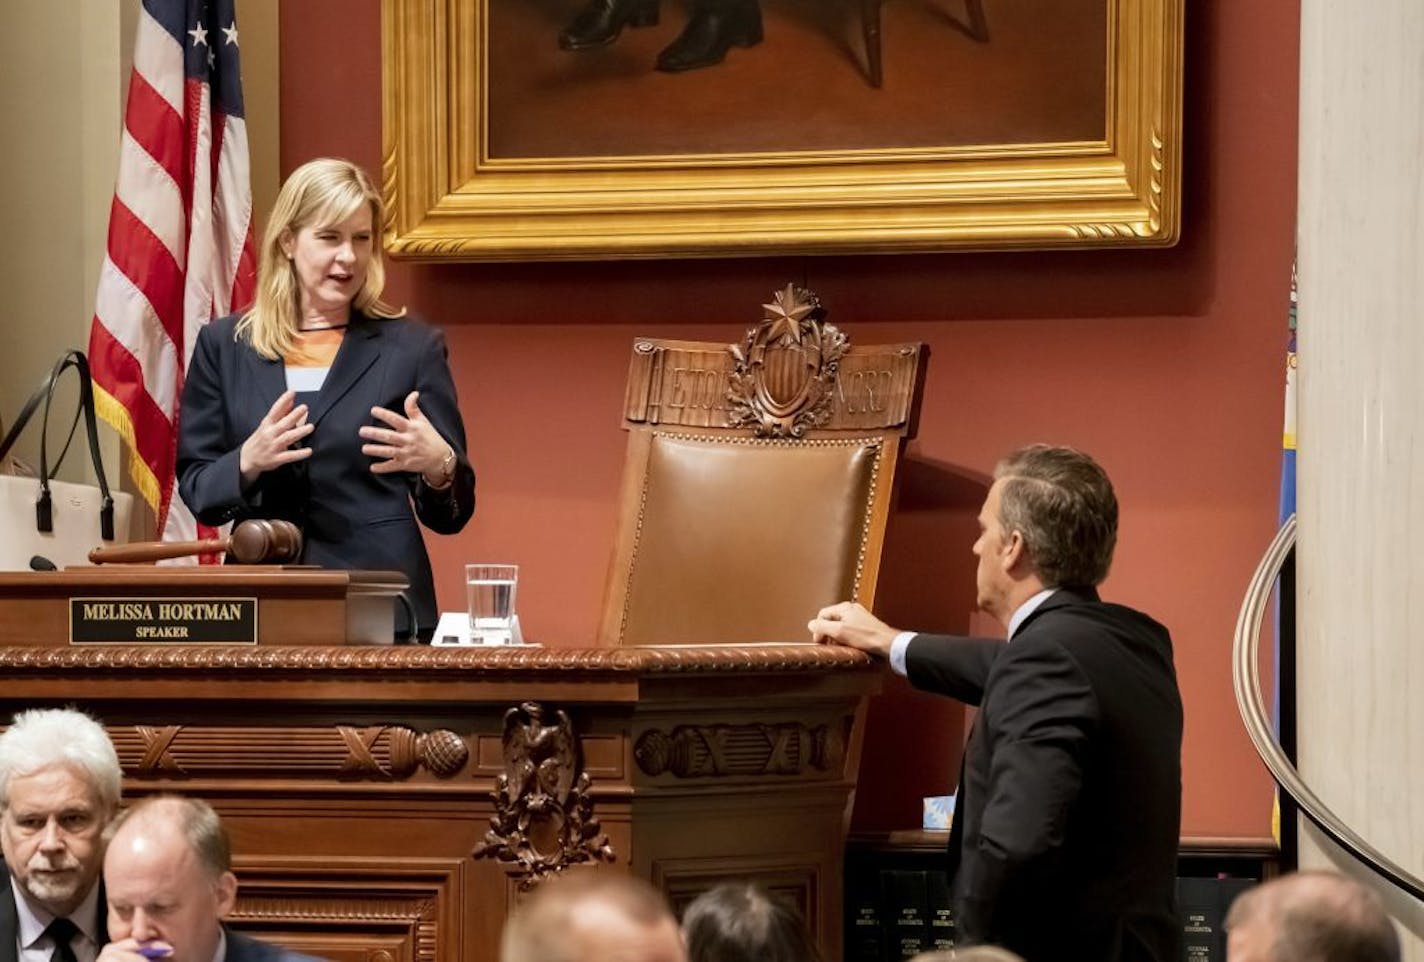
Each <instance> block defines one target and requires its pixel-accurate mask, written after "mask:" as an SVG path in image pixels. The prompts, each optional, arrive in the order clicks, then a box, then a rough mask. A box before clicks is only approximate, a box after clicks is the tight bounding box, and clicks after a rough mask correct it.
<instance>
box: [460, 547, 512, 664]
mask: <svg viewBox="0 0 1424 962" xmlns="http://www.w3.org/2000/svg"><path fill="white" fill-rule="evenodd" d="M518 585H519V566H518V565H489V564H474V565H465V597H466V600H467V601H468V602H469V610H470V643H471V644H475V645H507V644H509V643H510V641H511V627H510V623H511V620H512V619H513V618H514V591H515V588H516V587H518Z"/></svg>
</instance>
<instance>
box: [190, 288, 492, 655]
mask: <svg viewBox="0 0 1424 962" xmlns="http://www.w3.org/2000/svg"><path fill="white" fill-rule="evenodd" d="M236 324H237V318H236V317H225V318H223V319H222V320H219V321H214V322H213V323H211V324H209V325H208V326H207V327H205V328H203V329H202V330H201V331H199V332H198V340H197V344H196V346H195V347H194V349H193V358H192V361H191V362H190V364H189V367H188V377H187V382H186V383H185V384H184V387H183V403H182V408H181V411H180V414H179V425H178V427H179V430H178V482H179V491H180V493H181V494H182V497H183V501H184V502H185V503H186V504H187V505H188V507H189V509H191V510H192V512H193V514H194V515H195V516H196V517H197V518H198V520H199V521H202V522H203V523H204V524H211V525H220V524H223V523H225V522H228V521H242V520H244V519H246V518H281V519H284V520H287V521H292V522H294V523H295V524H296V525H297V526H298V527H299V528H301V529H302V536H303V549H302V558H301V560H302V562H303V563H305V564H315V565H323V566H325V567H328V568H364V569H378V570H387V571H392V570H393V571H401V572H404V573H405V574H406V576H407V577H408V578H409V579H410V597H411V601H412V603H413V605H414V607H415V611H416V617H417V619H418V621H419V623H420V625H421V626H422V627H423V628H426V629H429V628H433V627H434V625H435V621H436V607H435V586H434V582H433V579H432V578H431V573H430V558H429V556H428V555H426V553H425V543H424V542H423V541H422V539H421V535H420V529H419V527H418V526H417V524H416V515H418V516H419V518H420V520H421V521H422V522H423V523H424V524H425V526H426V527H428V528H430V529H431V530H433V531H437V532H439V533H441V534H452V533H454V532H456V531H459V530H460V529H461V528H463V527H464V526H465V522H466V521H468V520H469V518H470V516H471V515H472V514H474V510H475V472H474V469H473V468H471V467H470V462H469V459H468V458H467V457H466V456H465V426H464V422H463V421H462V420H461V419H460V411H459V407H458V406H457V403H456V399H455V384H454V381H453V380H452V379H451V377H450V367H449V364H448V363H447V362H446V349H445V339H444V336H443V335H442V334H441V333H440V332H439V331H437V330H435V329H433V328H431V327H428V326H426V325H424V324H421V323H418V322H415V321H409V320H406V319H403V318H396V319H392V320H376V319H372V318H368V317H365V316H363V315H361V314H359V313H357V312H353V313H352V315H351V325H350V327H349V328H348V329H347V331H346V337H345V338H344V339H343V340H342V343H341V348H340V350H338V351H337V354H336V359H335V360H334V361H333V362H332V366H331V371H330V372H329V373H328V374H327V377H326V382H325V384H323V386H322V389H321V392H320V394H319V395H318V396H317V399H316V401H315V402H314V403H313V404H312V405H311V413H310V416H309V419H310V420H311V421H312V423H314V424H315V425H316V429H315V430H314V431H312V433H311V434H310V435H308V436H307V439H306V443H307V444H308V445H309V446H310V447H311V449H312V455H311V457H310V458H308V459H306V460H305V461H301V462H298V463H296V464H289V465H285V466H283V467H281V468H279V469H277V470H275V471H269V472H267V473H265V474H263V475H262V476H261V477H260V478H259V479H258V480H257V481H256V482H255V483H254V484H253V486H252V487H251V488H250V489H248V490H247V491H243V490H242V487H241V483H240V479H239V473H238V454H239V451H240V449H241V447H242V443H243V442H244V441H245V440H247V438H248V436H250V435H251V434H252V432H253V431H254V430H255V429H256V428H257V425H258V424H259V423H260V422H261V420H262V418H263V416H265V415H266V413H267V412H268V410H270V409H271V407H272V404H273V402H275V401H276V400H277V398H278V396H279V395H281V394H282V392H283V391H285V390H286V389H287V383H286V368H285V366H284V364H283V362H282V361H269V360H267V359H265V358H263V357H261V356H260V355H258V354H257V352H256V351H254V350H252V348H251V347H249V346H248V345H247V343H246V342H245V341H243V342H239V341H237V340H235V339H234V333H233V332H234V329H235V327H236ZM411 391H419V392H420V400H419V404H420V408H421V410H422V411H424V412H425V415H426V416H427V417H428V418H429V419H430V421H431V423H432V425H434V427H435V429H436V430H437V431H439V432H440V436H441V437H443V438H444V439H445V440H446V441H448V442H449V443H450V446H451V447H453V448H454V449H455V457H456V468H455V482H454V484H453V485H451V486H450V487H449V488H447V489H445V490H443V491H433V490H431V489H430V488H429V487H428V486H427V485H426V484H425V483H424V481H422V480H421V479H420V478H419V476H418V475H413V474H372V473H371V465H372V463H373V462H374V459H373V458H371V457H369V456H367V455H364V454H362V453H361V445H362V444H363V443H364V442H363V441H362V439H361V437H360V435H359V434H358V433H357V432H358V429H359V428H360V427H361V426H362V425H366V424H379V423H380V422H378V421H376V420H375V419H374V418H373V417H371V413H370V412H371V408H372V407H373V406H380V407H384V408H389V409H390V410H392V411H395V412H396V413H398V414H403V413H404V403H405V397H406V395H407V394H409V393H410V392H411ZM412 500H413V501H414V504H415V514H414V515H413V514H412V512H411V502H412ZM405 621H406V619H405V617H404V615H403V614H402V613H399V612H398V614H397V624H398V625H401V626H403V625H404V624H405Z"/></svg>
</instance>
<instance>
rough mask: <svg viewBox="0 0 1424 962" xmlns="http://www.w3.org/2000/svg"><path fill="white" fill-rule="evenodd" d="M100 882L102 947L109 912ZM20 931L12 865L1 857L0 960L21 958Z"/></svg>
mask: <svg viewBox="0 0 1424 962" xmlns="http://www.w3.org/2000/svg"><path fill="white" fill-rule="evenodd" d="M98 884H99V902H98V908H97V910H96V911H97V912H98V915H99V919H98V928H97V929H96V930H95V938H96V939H97V940H98V943H99V948H101V949H102V948H103V947H104V943H105V942H107V941H109V913H108V911H107V908H106V903H105V901H104V880H103V879H102V878H101V879H100V880H99V883H98ZM19 931H20V915H19V910H18V909H16V908H15V890H14V887H13V884H12V883H11V881H10V867H9V866H8V865H6V864H5V860H4V859H3V858H0V962H16V960H17V959H18V958H19V954H18V953H17V952H16V947H17V942H16V941H15V940H16V939H17V938H18V937H19Z"/></svg>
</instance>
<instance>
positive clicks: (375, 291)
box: [237, 157, 405, 361]
mask: <svg viewBox="0 0 1424 962" xmlns="http://www.w3.org/2000/svg"><path fill="white" fill-rule="evenodd" d="M362 204H368V205H370V208H371V229H372V230H373V231H379V230H380V229H381V219H382V213H381V195H380V194H379V193H377V191H376V188H375V186H374V185H373V184H372V183H371V179H370V178H369V177H367V176H366V172H365V171H364V170H362V169H361V168H360V167H357V166H356V165H355V164H353V163H351V162H350V161H348V160H338V159H335V158H331V157H321V158H318V159H316V160H309V161H307V162H306V163H305V164H302V165H301V166H300V167H298V168H297V169H296V170H294V171H292V174H291V176H290V177H288V178H287V182H286V183H284V184H283V185H282V189H281V191H279V192H278V194H277V201H276V203H274V204H273V205H272V214H271V216H270V217H269V218H268V219H267V230H266V231H265V232H264V233H263V235H262V246H261V248H260V249H259V251H258V254H257V298H256V300H255V302H254V303H253V305H252V307H251V308H250V309H249V310H248V311H247V312H246V313H245V314H243V315H242V317H241V319H239V320H238V322H237V336H238V337H240V338H242V339H244V340H246V341H247V343H248V344H250V345H251V346H252V349H253V350H254V351H256V352H257V353H258V354H260V355H262V356H263V357H265V358H267V359H268V360H273V361H275V360H277V359H278V358H280V357H282V356H283V355H285V354H288V353H290V352H291V350H292V348H293V347H294V346H295V344H296V338H295V332H296V329H297V326H298V321H299V320H300V316H299V315H300V310H301V308H300V304H301V301H300V287H299V283H298V279H297V269H296V265H295V264H293V262H292V260H291V259H290V258H289V257H287V253H286V251H285V250H284V249H283V247H282V240H283V238H284V237H285V236H287V235H288V234H296V233H297V232H298V231H300V230H301V229H302V228H303V227H314V226H315V227H324V226H328V225H331V224H336V223H339V222H341V221H343V220H345V219H346V218H348V217H350V216H351V215H352V214H354V213H355V212H356V211H357V210H358V209H360V207H361V205H362ZM385 286H386V268H385V264H384V263H383V262H382V260H381V245H380V242H379V240H377V241H375V242H374V243H372V245H371V263H370V265H369V266H368V267H367V269H366V280H365V283H363V284H362V285H361V289H360V290H359V291H357V292H356V296H355V298H353V299H352V302H351V303H352V306H353V307H355V308H356V309H357V310H359V311H361V312H362V313H363V314H368V315H370V316H372V317H400V316H401V315H402V314H404V313H405V310H404V308H394V307H391V306H390V305H389V304H386V303H385V302H384V301H382V300H381V291H382V290H383V289H384V288H385Z"/></svg>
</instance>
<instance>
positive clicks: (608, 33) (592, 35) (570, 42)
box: [559, 0, 658, 50]
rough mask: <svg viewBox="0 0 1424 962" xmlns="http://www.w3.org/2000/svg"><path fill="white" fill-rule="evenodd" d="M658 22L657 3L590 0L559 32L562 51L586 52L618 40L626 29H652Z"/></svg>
mask: <svg viewBox="0 0 1424 962" xmlns="http://www.w3.org/2000/svg"><path fill="white" fill-rule="evenodd" d="M657 22H658V0H589V2H588V4H587V5H586V6H585V7H584V8H583V9H582V10H580V11H579V12H578V14H577V15H576V16H575V17H574V18H573V19H572V20H570V21H569V25H568V26H567V27H565V28H564V29H563V30H561V31H560V32H559V46H560V47H562V48H563V49H565V50H588V49H590V48H592V47H602V46H606V45H607V44H610V43H612V42H613V41H615V40H617V39H618V35H619V34H620V33H622V32H623V28H624V27H625V26H630V27H651V26H653V25H655V24H656V23H657Z"/></svg>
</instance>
